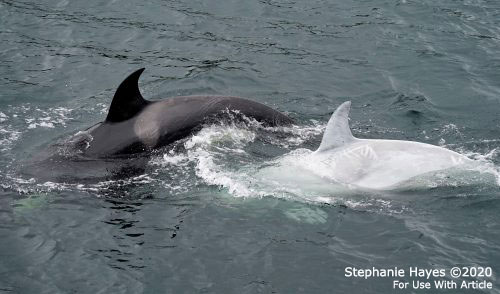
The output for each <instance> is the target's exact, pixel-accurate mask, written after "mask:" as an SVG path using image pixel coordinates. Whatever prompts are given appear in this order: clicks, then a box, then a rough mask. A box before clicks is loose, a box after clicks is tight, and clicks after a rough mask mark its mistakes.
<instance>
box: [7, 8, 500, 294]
mask: <svg viewBox="0 0 500 294" xmlns="http://www.w3.org/2000/svg"><path fill="white" fill-rule="evenodd" d="M0 36H1V41H2V42H1V43H0V73H1V74H0V77H1V78H0V86H1V88H0V89H1V90H0V293H3V292H5V293H391V292H394V293H412V292H414V293H436V291H437V290H412V289H408V290H406V291H401V290H400V291H398V290H393V289H392V279H384V278H379V279H368V280H364V279H359V278H358V279H355V278H346V277H345V276H344V268H345V267H346V266H356V267H361V268H371V267H377V268H392V267H395V266H398V267H402V268H408V267H410V266H418V267H422V268H426V269H432V268H444V269H449V268H451V267H453V266H473V265H478V266H485V267H486V266H490V267H492V269H493V272H494V275H493V277H491V278H489V281H491V282H492V283H493V289H491V290H482V291H475V292H474V291H473V290H464V289H462V290H453V291H445V290H443V291H441V292H446V293H500V282H499V281H498V278H497V277H498V274H499V273H500V220H499V218H498V212H499V211H500V189H499V186H498V185H496V184H494V183H490V184H487V183H484V184H481V183H479V184H477V183H470V182H467V181H465V183H466V184H463V183H462V182H459V183H446V185H443V186H441V185H434V184H435V183H434V184H430V185H428V186H427V187H425V188H424V189H418V190H414V191H407V192H400V193H395V192H391V193H383V192H380V193H369V194H362V195H338V194H335V195H330V197H327V199H325V197H316V196H315V194H314V192H308V193H306V194H298V195H292V194H290V195H282V194H279V193H268V194H266V193H261V192H262V191H260V190H259V189H258V185H256V186H252V185H250V186H249V183H252V181H242V179H252V176H253V175H252V173H251V172H249V169H248V168H247V167H248V166H249V165H250V166H251V165H252V164H264V163H265V162H269V161H271V160H273V159H274V158H276V157H277V156H280V155H282V154H284V153H287V152H289V151H292V150H295V149H297V148H309V149H315V148H316V147H317V146H318V145H319V142H320V140H321V134H322V129H323V127H324V124H325V123H326V121H327V120H328V117H329V115H330V114H331V112H332V111H334V110H335V108H336V107H337V106H338V105H339V104H340V103H341V102H343V101H345V100H351V101H352V102H353V110H352V115H351V125H352V126H353V132H354V134H355V135H357V136H359V137H362V138H385V139H404V140H414V141H420V142H426V143H431V144H436V145H441V146H443V147H446V148H449V149H451V150H454V151H457V152H460V153H462V154H465V155H467V156H469V157H471V158H475V159H478V160H481V161H483V162H486V163H487V164H489V165H490V167H491V168H492V173H493V174H494V172H495V171H497V172H498V167H499V166H500V152H499V150H500V3H499V2H498V1H449V0H445V1H430V0H424V1H378V0H368V1H316V0H313V1H302V2H295V1H267V0H263V1H183V0H180V1H158V0H156V1H149V2H148V3H142V2H135V3H134V2H132V1H128V0H127V1H97V0H96V1H80V2H76V1H67V0H63V1H59V2H58V1H32V2H29V1H24V0H23V1H10V0H0ZM140 67H146V68H147V70H146V72H145V73H144V75H143V77H142V79H141V90H142V92H143V94H144V96H145V97H147V98H151V99H159V98H164V97H168V96H176V95H190V94H221V95H236V96H242V97H249V98H252V99H254V100H256V101H260V102H262V103H265V104H267V105H269V106H272V107H274V108H276V109H279V110H281V111H284V112H287V113H289V115H290V116H292V117H294V118H295V119H296V120H297V124H298V126H297V127H295V128H291V129H287V130H285V132H281V133H279V134H277V133H274V132H272V131H269V130H267V131H262V130H256V129H252V128H251V127H248V126H238V125H235V126H216V127H207V128H205V129H203V130H202V131H201V132H200V133H199V134H195V135H194V136H193V137H191V138H188V139H187V141H185V142H181V143H180V144H187V145H185V146H187V147H188V148H187V150H188V151H182V152H181V151H179V153H175V152H174V153H165V154H164V153H162V152H158V153H157V154H155V155H154V156H153V158H152V160H151V162H150V164H149V165H148V168H147V170H146V171H145V173H144V174H143V175H140V176H138V177H135V178H131V179H123V181H118V182H101V183H97V184H96V183H94V184H88V183H81V184H78V183H77V184H73V185H61V184H54V183H50V182H39V181H36V180H31V179H26V178H23V177H21V176H19V174H18V173H17V168H18V167H19V165H20V164H21V162H22V161H23V160H25V159H26V158H29V157H30V156H32V155H33V154H34V153H36V152H37V151H38V150H40V149H42V148H43V147H44V146H46V145H48V144H50V143H51V142H53V141H55V140H57V139H60V138H64V137H67V136H69V135H72V134H74V133H76V132H77V131H79V130H82V129H85V128H86V127H88V126H90V125H92V124H94V123H95V122H98V121H100V120H102V119H103V118H104V117H105V115H106V110H107V107H108V105H109V103H110V100H111V97H112V96H113V93H114V90H115V89H116V86H117V85H118V84H119V83H120V82H121V80H122V79H123V78H124V77H125V76H126V75H127V74H128V73H130V72H132V71H133V70H135V69H137V68H140ZM204 144H205V145H204ZM190 146H191V147H192V146H201V147H200V148H198V149H190V148H191V147H190ZM189 150H194V151H193V152H190V151H189ZM195 151H196V152H195ZM496 175H497V176H498V173H497V174H496ZM215 184H217V185H215ZM441 292H438V293H441Z"/></svg>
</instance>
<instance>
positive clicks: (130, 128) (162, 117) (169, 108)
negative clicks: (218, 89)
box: [84, 68, 292, 157]
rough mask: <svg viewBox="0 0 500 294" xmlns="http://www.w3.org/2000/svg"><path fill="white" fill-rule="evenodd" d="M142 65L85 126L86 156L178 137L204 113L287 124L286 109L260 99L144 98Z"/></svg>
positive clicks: (199, 121) (130, 149)
mask: <svg viewBox="0 0 500 294" xmlns="http://www.w3.org/2000/svg"><path fill="white" fill-rule="evenodd" d="M143 71H144V68H141V69H139V70H137V71H135V72H134V73H132V74H131V75H130V76H128V77H127V78H126V79H125V80H124V81H123V82H122V83H121V84H120V86H119V87H118V89H117V90H116V93H115V95H114V97H113V100H112V102H111V105H110V107H109V112H108V115H107V117H106V120H105V121H104V122H102V123H99V124H97V125H95V126H94V127H92V128H90V129H89V130H88V132H89V134H90V136H91V137H92V141H91V142H90V144H89V146H88V148H86V149H85V151H84V153H85V154H86V155H87V156H91V157H106V156H109V155H113V154H124V153H125V154H127V153H137V152H144V151H148V150H151V149H155V148H158V147H161V146H165V145H168V144H170V143H172V142H175V141H177V140H179V139H182V138H184V137H186V136H188V135H189V134H191V133H192V132H193V131H194V130H196V129H197V128H198V127H199V126H200V125H202V124H203V123H204V122H206V120H207V119H208V118H213V117H214V116H217V115H221V114H222V113H223V112H224V111H225V110H229V111H236V112H238V113H240V114H242V115H244V116H247V117H250V118H253V119H255V120H257V121H258V122H261V123H263V124H265V125H269V126H277V125H285V124H291V123H292V120H291V119H290V118H289V117H287V116H286V115H284V114H282V113H280V112H278V111H276V110H274V109H272V108H270V107H269V106H266V105H264V104H261V103H258V102H255V101H251V100H248V99H244V98H239V97H231V96H181V97H171V98H167V99H165V100H160V101H148V100H145V99H144V98H143V97H142V95H141V93H140V91H139V86H138V80H139V77H140V75H141V74H142V72H143Z"/></svg>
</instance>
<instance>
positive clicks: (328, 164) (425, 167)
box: [259, 101, 473, 190]
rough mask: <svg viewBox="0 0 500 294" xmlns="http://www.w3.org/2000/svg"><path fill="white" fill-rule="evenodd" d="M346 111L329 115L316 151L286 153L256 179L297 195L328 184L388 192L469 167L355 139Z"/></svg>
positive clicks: (416, 145) (418, 147)
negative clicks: (413, 181)
mask: <svg viewBox="0 0 500 294" xmlns="http://www.w3.org/2000/svg"><path fill="white" fill-rule="evenodd" d="M350 107H351V102H350V101H347V102H344V103H343V104H342V105H340V106H339V107H338V108H337V110H336V111H335V112H334V113H333V115H332V116H331V118H330V120H329V121H328V124H327V126H326V130H325V133H324V135H323V139H322V141H321V144H320V146H319V148H318V149H317V150H316V151H314V152H310V151H309V150H306V151H304V150H302V152H300V151H297V152H292V154H289V155H285V156H284V157H283V158H281V159H280V160H278V161H277V164H276V165H274V166H271V167H266V168H264V169H262V170H261V171H260V172H259V174H260V175H261V176H262V177H265V178H267V181H268V182H272V183H273V184H274V185H276V184H284V185H288V186H292V187H293V188H297V189H299V190H303V188H304V186H306V185H308V186H315V187H316V188H319V189H324V190H326V189H328V188H329V187H331V185H328V183H336V184H343V185H348V186H350V187H354V188H361V189H366V190H391V189H396V188H397V187H398V185H400V184H402V183H405V182H407V181H409V180H410V179H414V178H417V177H419V176H423V175H429V174H432V173H433V172H439V171H449V170H450V169H455V168H459V169H460V168H462V167H463V168H466V167H467V166H469V165H470V164H471V163H473V160H471V159H469V158H467V157H466V156H464V155H461V154H459V153H457V152H454V151H451V150H448V149H445V148H442V147H439V146H435V145H431V144H426V143H420V142H413V141H402V140H384V139H359V138H356V137H354V136H353V135H352V133H351V129H350V127H349V111H350ZM291 171H293V172H291ZM292 173H293V174H292ZM325 184H326V185H325Z"/></svg>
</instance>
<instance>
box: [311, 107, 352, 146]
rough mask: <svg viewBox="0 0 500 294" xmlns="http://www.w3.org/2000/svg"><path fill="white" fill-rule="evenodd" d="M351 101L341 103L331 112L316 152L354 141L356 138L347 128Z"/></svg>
mask: <svg viewBox="0 0 500 294" xmlns="http://www.w3.org/2000/svg"><path fill="white" fill-rule="evenodd" d="M350 110H351V101H346V102H344V103H342V104H341V105H340V106H339V107H338V108H337V110H335V112H334V113H333V114H332V117H331V118H330V120H329V121H328V124H327V125H326V130H325V133H324V135H323V139H322V140H321V144H320V145H319V148H318V150H316V151H317V152H322V151H326V150H330V149H333V148H337V147H340V146H342V145H345V144H348V143H350V142H352V141H354V140H355V139H356V138H354V136H353V135H352V133H351V129H350V128H349V111H350Z"/></svg>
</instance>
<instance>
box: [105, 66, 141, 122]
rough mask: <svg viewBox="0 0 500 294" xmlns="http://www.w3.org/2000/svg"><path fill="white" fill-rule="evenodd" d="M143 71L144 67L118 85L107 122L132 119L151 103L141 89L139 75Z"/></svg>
mask: <svg viewBox="0 0 500 294" xmlns="http://www.w3.org/2000/svg"><path fill="white" fill-rule="evenodd" d="M143 71H144V68H141V69H139V70H136V71H135V72H133V73H132V74H131V75H129V76H128V77H127V78H126V79H125V80H123V82H122V83H121V84H120V86H118V89H116V92H115V95H114V96H113V100H112V101H111V105H110V106H109V111H108V116H107V117H106V122H111V123H115V122H121V121H124V120H127V119H130V118H132V117H134V115H136V114H137V113H138V112H139V111H141V110H142V109H143V108H144V107H146V106H147V105H148V104H149V103H150V102H149V101H147V100H145V99H144V98H143V97H142V95H141V92H140V91H139V77H140V76H141V74H142V72H143Z"/></svg>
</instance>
